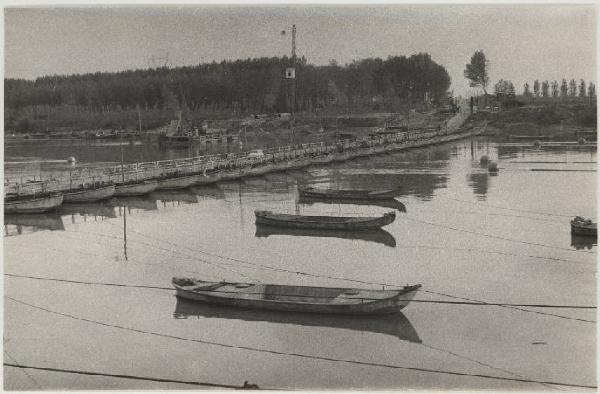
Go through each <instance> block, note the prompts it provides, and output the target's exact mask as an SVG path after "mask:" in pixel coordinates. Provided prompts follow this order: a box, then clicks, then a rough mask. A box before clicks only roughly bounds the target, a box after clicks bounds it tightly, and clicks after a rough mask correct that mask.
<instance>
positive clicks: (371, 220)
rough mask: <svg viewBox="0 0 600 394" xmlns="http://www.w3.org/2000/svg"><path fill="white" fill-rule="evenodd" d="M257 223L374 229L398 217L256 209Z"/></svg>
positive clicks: (307, 227)
mask: <svg viewBox="0 0 600 394" xmlns="http://www.w3.org/2000/svg"><path fill="white" fill-rule="evenodd" d="M254 214H255V216H256V224H257V225H268V226H276V227H289V228H298V229H319V230H374V229H379V228H381V227H383V226H387V225H388V224H390V223H392V222H393V221H394V220H395V219H396V214H395V212H388V213H386V214H384V215H383V216H380V217H335V216H331V217H327V216H299V215H286V214H273V213H271V212H269V211H256V212H255V213H254Z"/></svg>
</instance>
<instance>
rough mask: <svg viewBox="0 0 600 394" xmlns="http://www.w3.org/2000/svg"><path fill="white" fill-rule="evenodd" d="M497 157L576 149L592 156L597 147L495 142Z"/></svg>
mask: <svg viewBox="0 0 600 394" xmlns="http://www.w3.org/2000/svg"><path fill="white" fill-rule="evenodd" d="M496 147H497V149H498V157H499V158H515V157H532V156H535V155H547V154H554V155H556V154H561V153H563V154H565V155H566V154H567V153H568V152H573V151H576V152H578V153H583V154H585V153H589V155H590V157H593V156H594V155H595V154H596V152H597V148H596V147H595V146H593V145H572V144H569V145H558V144H557V145H542V146H541V147H537V148H536V147H535V146H533V142H532V143H531V144H496Z"/></svg>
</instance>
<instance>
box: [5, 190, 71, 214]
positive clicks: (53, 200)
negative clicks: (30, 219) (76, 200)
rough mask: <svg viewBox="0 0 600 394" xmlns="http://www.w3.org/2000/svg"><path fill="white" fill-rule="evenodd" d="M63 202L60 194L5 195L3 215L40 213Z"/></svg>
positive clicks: (52, 208)
mask: <svg viewBox="0 0 600 394" xmlns="http://www.w3.org/2000/svg"><path fill="white" fill-rule="evenodd" d="M62 202H63V195H62V194H61V193H45V194H36V195H16V194H7V195H6V196H5V197H4V213H41V212H48V211H52V210H54V209H56V208H58V207H59V206H60V205H61V204H62Z"/></svg>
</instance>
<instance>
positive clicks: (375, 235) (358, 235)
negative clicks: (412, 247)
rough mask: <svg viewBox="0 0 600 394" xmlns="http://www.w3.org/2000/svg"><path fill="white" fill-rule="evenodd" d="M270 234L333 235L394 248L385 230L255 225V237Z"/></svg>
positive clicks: (392, 239) (392, 240)
mask: <svg viewBox="0 0 600 394" xmlns="http://www.w3.org/2000/svg"><path fill="white" fill-rule="evenodd" d="M272 235H287V236H292V237H333V238H341V239H352V240H354V239H356V240H362V241H367V242H377V243H380V244H384V245H386V246H389V247H392V248H395V247H396V239H395V238H394V236H393V235H392V234H390V233H388V232H387V231H385V230H381V229H379V230H372V231H343V230H317V229H294V228H286V227H273V226H264V225H261V226H256V232H255V233H254V236H255V237H269V236H272Z"/></svg>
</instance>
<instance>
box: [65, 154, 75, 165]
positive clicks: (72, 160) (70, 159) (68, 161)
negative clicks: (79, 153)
mask: <svg viewBox="0 0 600 394" xmlns="http://www.w3.org/2000/svg"><path fill="white" fill-rule="evenodd" d="M67 163H71V164H75V163H77V159H75V156H69V158H68V159H67Z"/></svg>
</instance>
